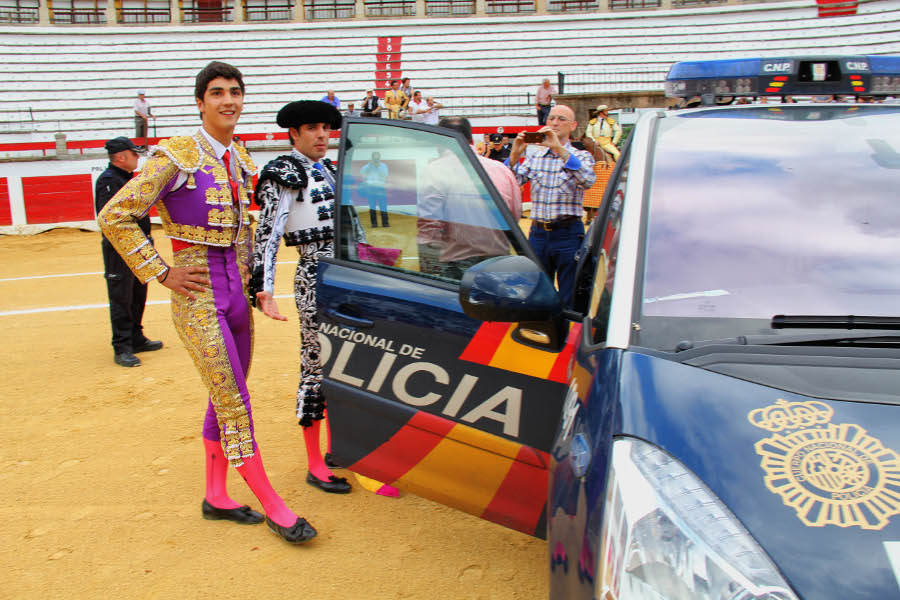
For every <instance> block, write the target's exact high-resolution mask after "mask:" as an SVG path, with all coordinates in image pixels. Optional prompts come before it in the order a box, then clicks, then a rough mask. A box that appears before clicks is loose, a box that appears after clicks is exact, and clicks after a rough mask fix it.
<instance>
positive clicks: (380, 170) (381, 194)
mask: <svg viewBox="0 0 900 600" xmlns="http://www.w3.org/2000/svg"><path fill="white" fill-rule="evenodd" d="M388 173H389V171H388V166H387V165H386V164H384V163H383V162H381V153H380V152H373V153H372V159H371V160H370V161H369V162H368V163H366V164H365V165H363V168H362V169H361V170H360V172H359V174H360V175H362V177H363V182H362V185H361V186H360V192H361V193H362V195H363V196H364V197H365V198H366V199H367V200H368V201H369V219H370V221H371V223H372V227H378V211H379V210H380V211H381V226H382V227H390V224H389V223H388V212H387V193H386V191H385V186H386V185H387V178H388Z"/></svg>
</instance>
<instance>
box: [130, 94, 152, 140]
mask: <svg viewBox="0 0 900 600" xmlns="http://www.w3.org/2000/svg"><path fill="white" fill-rule="evenodd" d="M137 95H138V97H137V100H135V101H134V137H136V138H138V139H139V140H141V141H142V145H143V148H144V149H146V148H147V123H148V121H149V120H150V119H156V117H154V116H153V115H152V114H151V113H150V103H149V102H147V98H146V97H145V95H146V92H145V91H144V90H138V91H137Z"/></svg>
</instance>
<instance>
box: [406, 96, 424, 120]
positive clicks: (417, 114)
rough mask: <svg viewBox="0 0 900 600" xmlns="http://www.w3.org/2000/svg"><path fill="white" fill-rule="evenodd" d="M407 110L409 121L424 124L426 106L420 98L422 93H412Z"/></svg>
mask: <svg viewBox="0 0 900 600" xmlns="http://www.w3.org/2000/svg"><path fill="white" fill-rule="evenodd" d="M407 110H408V111H409V118H410V119H412V120H413V121H415V122H416V123H424V122H425V113H426V112H428V105H427V104H425V99H424V98H422V92H420V91H419V90H416V91H415V92H413V95H412V100H410V101H409V104H408V105H407Z"/></svg>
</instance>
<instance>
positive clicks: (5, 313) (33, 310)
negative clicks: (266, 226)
mask: <svg viewBox="0 0 900 600" xmlns="http://www.w3.org/2000/svg"><path fill="white" fill-rule="evenodd" d="M274 297H275V298H293V297H294V295H293V294H278V295H276V296H274ZM151 304H171V302H170V301H169V300H149V301H147V305H151ZM92 308H109V304H79V305H75V306H48V307H47V308H27V309H23V310H7V311H2V312H0V317H11V316H15V315H33V314H38V313H48V312H62V311H67V310H90V309H92Z"/></svg>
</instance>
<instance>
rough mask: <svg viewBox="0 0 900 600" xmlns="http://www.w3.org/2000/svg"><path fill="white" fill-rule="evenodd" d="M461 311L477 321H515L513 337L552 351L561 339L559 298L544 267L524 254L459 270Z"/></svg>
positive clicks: (561, 325)
mask: <svg viewBox="0 0 900 600" xmlns="http://www.w3.org/2000/svg"><path fill="white" fill-rule="evenodd" d="M459 303H460V304H461V305H462V308H463V312H465V313H466V314H467V315H468V316H470V317H472V318H474V319H479V320H481V321H500V322H504V323H519V324H520V325H519V327H518V328H517V329H516V331H515V332H514V333H513V339H515V340H516V341H518V342H521V343H523V344H526V345H529V346H534V347H537V348H541V349H543V350H550V351H556V350H558V349H559V348H560V347H561V344H562V343H563V341H564V338H565V336H564V330H565V328H564V323H563V319H562V318H561V316H562V301H561V300H560V297H559V292H557V291H556V288H555V287H554V286H553V284H552V283H551V282H550V278H549V277H547V274H546V273H545V272H544V270H543V269H542V268H541V267H540V266H539V265H537V264H535V263H534V262H533V261H532V260H531V259H529V258H527V257H525V256H499V257H496V258H489V259H487V260H485V261H482V262H480V263H478V264H477V265H474V266H472V267H469V269H467V270H466V272H465V273H464V274H463V278H462V281H461V282H460V286H459Z"/></svg>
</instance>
